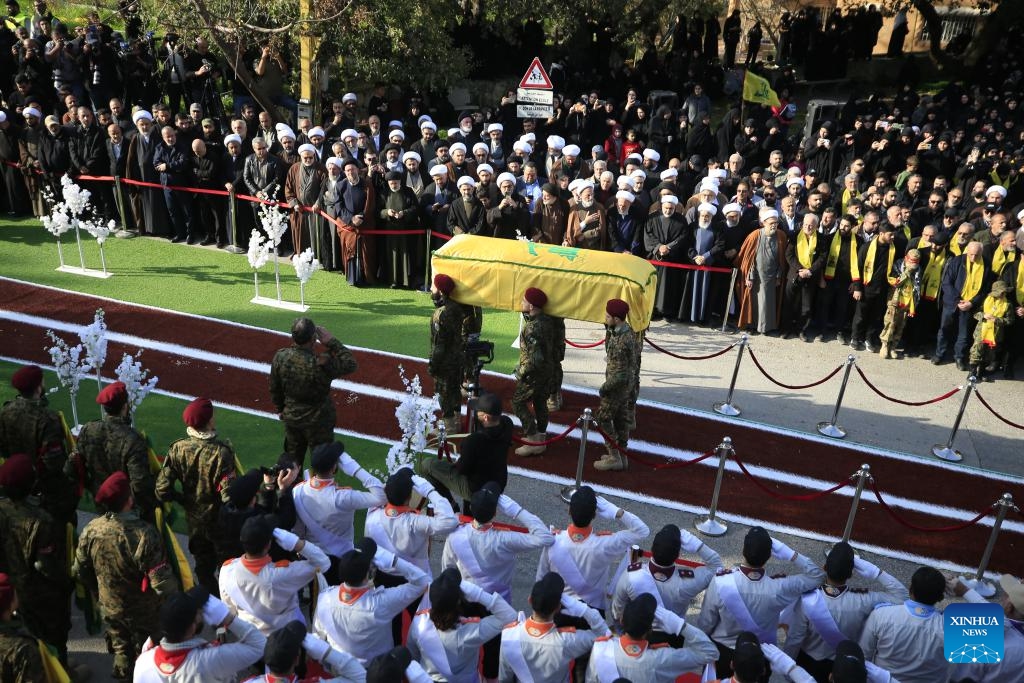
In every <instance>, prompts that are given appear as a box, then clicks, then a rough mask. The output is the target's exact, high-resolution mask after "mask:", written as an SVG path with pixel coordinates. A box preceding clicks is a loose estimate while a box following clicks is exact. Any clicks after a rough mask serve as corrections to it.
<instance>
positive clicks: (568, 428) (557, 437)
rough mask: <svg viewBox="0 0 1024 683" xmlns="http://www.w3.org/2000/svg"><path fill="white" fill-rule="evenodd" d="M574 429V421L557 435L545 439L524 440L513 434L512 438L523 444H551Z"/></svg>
mask: <svg viewBox="0 0 1024 683" xmlns="http://www.w3.org/2000/svg"><path fill="white" fill-rule="evenodd" d="M574 429H576V423H575V422H574V423H572V424H571V425H569V426H568V427H566V428H565V431H564V432H562V433H561V434H559V435H558V436H553V437H551V438H550V439H548V440H547V441H524V440H523V439H521V438H519V437H518V436H513V437H512V440H513V441H515V442H516V443H518V444H522V445H524V446H550V445H551V444H553V443H555V442H556V441H561V440H562V439H564V438H565V437H567V436H569V433H570V432H571V431H572V430H574Z"/></svg>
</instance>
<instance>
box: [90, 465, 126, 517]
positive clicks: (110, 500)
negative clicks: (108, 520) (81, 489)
mask: <svg viewBox="0 0 1024 683" xmlns="http://www.w3.org/2000/svg"><path fill="white" fill-rule="evenodd" d="M131 493H132V486H131V482H130V481H129V480H128V475H127V474H125V473H124V472H121V471H120V470H119V471H117V472H114V473H113V474H111V475H110V476H109V477H107V478H106V479H105V480H104V482H103V483H102V484H100V487H99V488H98V489H96V495H95V496H93V500H95V501H96V504H97V505H102V506H103V507H105V508H106V509H107V510H109V511H110V512H120V510H121V506H123V505H124V503H125V501H126V500H128V496H130V495H131Z"/></svg>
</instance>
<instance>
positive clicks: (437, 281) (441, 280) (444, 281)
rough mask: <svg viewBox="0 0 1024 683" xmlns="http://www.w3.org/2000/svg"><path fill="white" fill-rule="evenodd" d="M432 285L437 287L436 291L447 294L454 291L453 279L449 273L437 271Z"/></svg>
mask: <svg viewBox="0 0 1024 683" xmlns="http://www.w3.org/2000/svg"><path fill="white" fill-rule="evenodd" d="M434 286H435V287H437V291H439V292H441V293H442V294H444V295H445V296H447V295H449V294H451V293H452V292H453V291H455V280H453V279H452V276H451V275H445V274H444V273H438V274H437V275H435V276H434Z"/></svg>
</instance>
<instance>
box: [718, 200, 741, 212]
mask: <svg viewBox="0 0 1024 683" xmlns="http://www.w3.org/2000/svg"><path fill="white" fill-rule="evenodd" d="M722 213H743V207H742V206H740V205H739V204H737V203H736V202H733V203H732V204H726V205H725V208H723V209H722Z"/></svg>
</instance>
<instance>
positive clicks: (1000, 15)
mask: <svg viewBox="0 0 1024 683" xmlns="http://www.w3.org/2000/svg"><path fill="white" fill-rule="evenodd" d="M1022 16H1024V3H1022V2H1020V1H1019V0H1017V1H1014V0H1003V1H1002V2H999V3H997V4H996V5H995V9H994V10H993V11H992V13H991V14H989V15H988V16H985V17H982V19H981V28H980V29H978V30H977V31H975V32H974V37H973V38H971V42H970V45H968V47H967V51H966V52H965V53H964V65H965V66H967V67H968V68H973V67H974V66H976V65H977V64H978V62H979V61H981V58H982V57H984V56H985V55H987V54H988V52H989V51H990V50H991V49H992V48H993V46H994V45H995V44H996V42H997V41H998V40H999V39H1000V37H1001V36H1002V35H1003V33H1004V32H1005V31H1006V27H1007V26H1011V25H1013V23H1014V22H1015V21H1017V20H1019V19H1020V18H1021V17H1022Z"/></svg>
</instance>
